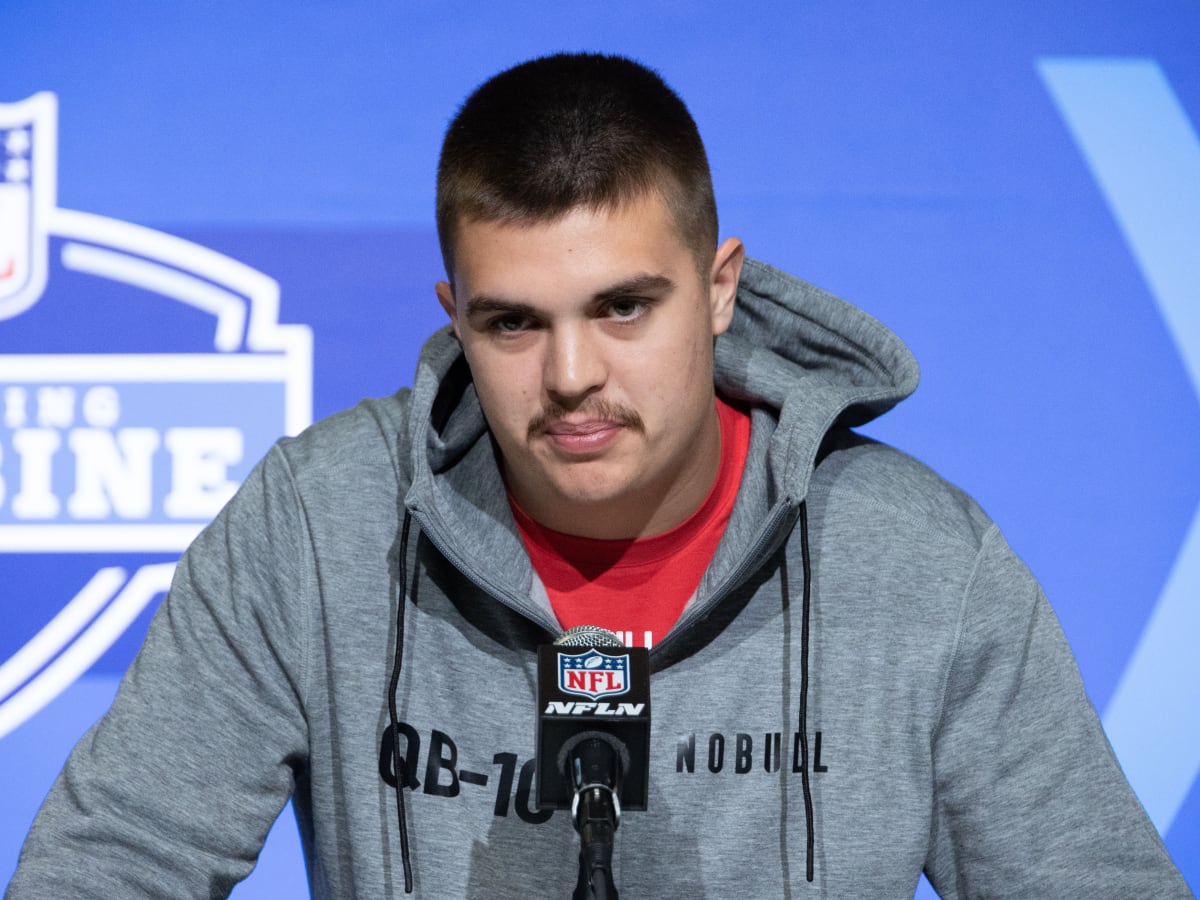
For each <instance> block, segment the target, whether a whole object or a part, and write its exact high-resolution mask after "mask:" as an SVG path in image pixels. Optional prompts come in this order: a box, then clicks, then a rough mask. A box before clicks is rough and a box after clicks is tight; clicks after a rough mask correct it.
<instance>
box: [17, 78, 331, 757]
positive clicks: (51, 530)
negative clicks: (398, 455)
mask: <svg viewBox="0 0 1200 900" xmlns="http://www.w3.org/2000/svg"><path fill="white" fill-rule="evenodd" d="M56 156H57V152H56V103H55V97H54V95H52V94H49V93H43V94H37V95H35V96H33V97H31V98H29V99H28V100H25V101H23V102H20V103H15V104H10V105H0V334H2V333H3V329H4V327H5V325H6V324H8V323H10V322H13V321H15V320H16V318H17V317H19V316H22V315H29V316H31V317H32V316H34V315H35V314H37V313H41V312H45V313H49V312H50V309H49V307H50V306H52V305H53V304H54V302H55V300H56V298H57V299H62V295H63V294H64V293H70V295H71V298H72V299H78V295H77V292H79V291H81V290H84V291H86V290H87V287H86V286H87V285H88V284H91V285H101V284H103V286H104V290H103V291H97V295H98V296H102V297H103V298H104V303H111V300H110V299H109V298H111V297H113V296H118V297H120V296H129V297H137V298H138V302H145V298H146V297H147V296H148V295H149V296H150V297H152V298H153V301H154V302H155V303H158V302H161V303H162V304H183V305H184V306H186V307H188V308H190V311H191V314H192V315H191V318H183V319H180V321H184V322H202V323H204V325H203V328H204V329H205V331H204V344H210V345H211V348H212V349H211V351H205V352H196V349H195V347H196V335H195V334H194V333H193V334H188V335H186V336H187V338H188V343H189V345H190V346H191V349H190V350H189V351H188V352H172V350H171V347H172V343H173V340H172V339H173V338H175V340H174V343H175V345H176V346H178V345H179V344H180V343H181V341H180V339H179V338H178V337H177V336H176V334H177V333H163V334H161V340H159V338H158V337H156V338H155V341H156V342H157V344H158V346H157V347H156V348H155V349H154V350H153V351H152V352H136V353H130V352H113V350H112V347H111V346H109V347H108V348H107V349H106V346H105V345H106V338H109V339H114V338H116V337H119V336H113V335H108V334H106V333H105V331H104V329H103V328H96V329H95V335H96V336H95V338H94V340H93V345H91V346H88V347H87V348H86V350H87V352H74V350H72V352H57V351H56V352H32V351H36V350H37V349H38V348H36V347H30V348H28V352H27V350H26V348H25V347H20V348H19V352H16V353H11V352H10V353H5V354H3V355H0V554H44V553H58V554H63V553H112V552H177V551H180V550H182V549H183V548H184V547H186V546H187V544H188V543H189V542H190V541H191V540H192V538H193V537H195V535H196V534H197V533H198V532H199V531H200V529H201V528H203V527H204V525H205V524H206V523H207V522H208V521H209V520H210V519H211V518H212V517H213V515H214V514H215V513H216V512H217V511H218V510H219V509H220V508H221V506H222V505H223V504H224V503H225V501H226V500H228V499H229V497H230V496H231V495H232V494H233V492H234V491H235V490H236V488H237V485H238V484H239V483H240V482H241V481H242V479H243V478H245V476H246V475H247V474H248V472H249V469H250V466H251V465H253V463H254V462H255V461H257V459H258V458H259V457H260V456H261V455H262V454H263V453H264V452H265V451H266V450H267V448H268V447H269V446H270V445H271V443H272V442H273V441H274V440H275V439H276V438H277V437H278V436H279V435H280V434H283V433H288V434H295V433H296V432H298V431H300V430H301V429H303V428H304V427H305V426H306V425H308V424H309V422H310V421H311V417H312V334H311V331H310V329H309V328H308V327H307V326H303V325H280V324H279V323H278V321H277V315H278V306H279V286H278V284H277V283H276V282H275V281H274V280H272V279H271V278H269V277H267V276H266V275H264V274H262V273H261V272H258V271H256V270H254V269H252V268H250V267H248V266H246V265H244V264H242V263H239V262H237V261H236V260H234V259H231V258H229V257H227V256H224V255H222V254H220V253H217V252H215V251H212V250H209V249H208V248H206V247H202V246H199V245H197V244H194V243H192V242H190V241H186V240H182V239H180V238H177V237H173V236H171V235H168V234H164V233H162V232H159V231H154V230H151V229H148V228H143V227H140V226H137V225H133V224H131V223H128V222H121V221H117V220H115V219H109V218H105V217H103V216H98V215H92V214H90V213H84V212H78V211H75V210H67V209H58V208H57V206H56V198H55V178H56V171H55V166H56ZM58 276H61V280H62V281H63V282H64V284H67V285H68V287H66V288H64V289H58V288H56V277H58ZM96 279H99V281H97V280H96ZM81 286H82V287H81ZM114 286H115V287H116V288H117V292H116V294H115V295H114V293H113V288H114ZM100 305H101V304H100V303H99V302H97V303H96V306H97V307H99V306H100ZM73 308H75V307H73ZM82 308H83V309H86V310H89V312H87V313H86V315H87V316H88V317H89V318H90V314H91V313H90V309H91V307H90V306H86V305H85V306H83V307H82ZM197 311H198V312H199V313H202V314H203V315H198V316H197V315H195V313H196V312H197ZM103 312H104V310H102V309H96V315H97V319H98V320H99V319H101V316H102V313H103ZM75 315H79V314H78V313H76V314H75ZM71 324H72V325H73V326H74V330H75V331H80V332H82V333H85V334H87V333H89V332H88V329H86V328H83V329H80V328H79V327H78V326H79V323H78V322H74V321H73V322H72V323H71ZM114 343H115V340H114ZM201 346H202V345H201ZM10 559H11V558H10ZM8 568H9V569H10V571H11V567H8ZM172 569H173V565H172V564H166V565H163V564H159V565H148V566H143V567H142V568H140V569H138V570H137V571H136V572H133V573H132V574H130V573H127V572H126V571H125V570H123V569H121V568H116V567H105V568H100V569H98V570H97V572H96V574H95V576H94V577H92V578H91V579H90V580H88V581H87V583H86V584H83V585H81V586H80V587H79V588H78V589H77V593H76V594H75V596H74V597H73V598H72V597H67V598H63V599H64V600H65V601H67V602H65V604H64V603H63V602H61V601H60V602H59V603H58V604H57V605H56V607H55V608H53V609H51V612H53V613H54V615H53V616H52V617H46V618H48V619H49V623H48V624H47V625H46V626H45V627H44V628H42V629H41V630H40V631H39V632H38V633H37V634H36V635H34V636H33V637H32V638H31V639H30V640H29V641H28V642H27V643H26V644H25V645H24V646H23V647H22V648H21V649H20V650H19V651H17V653H16V654H15V655H13V656H12V657H11V658H10V659H8V660H7V661H6V662H4V663H3V664H2V665H0V737H3V735H4V734H6V733H7V732H8V731H11V730H12V729H13V728H15V727H16V726H17V725H19V724H20V723H21V722H22V721H24V720H25V719H26V718H28V717H29V716H30V715H32V714H33V713H34V712H36V711H37V709H39V708H41V706H43V705H45V703H46V702H48V701H49V699H51V698H53V697H54V696H55V695H56V694H57V693H58V692H60V691H61V690H62V689H63V688H64V687H66V686H67V685H69V684H70V683H71V681H73V680H74V679H75V678H76V677H78V675H80V674H82V672H84V671H86V669H87V668H88V666H90V665H91V663H92V662H94V661H95V659H96V658H98V657H99V656H100V655H101V654H102V653H103V652H104V651H105V650H106V649H108V647H109V646H111V644H112V643H113V641H114V640H115V639H116V638H117V637H119V636H120V634H121V633H122V632H123V631H124V630H125V628H126V627H128V625H129V623H130V622H132V620H133V619H134V618H135V617H136V616H137V615H138V613H139V612H140V611H141V610H142V609H143V608H145V606H146V605H147V604H148V603H149V602H150V601H151V600H152V599H154V598H155V597H156V596H158V595H159V594H161V593H162V592H163V591H165V590H166V587H167V585H168V582H169V579H170V575H171V571H172ZM6 580H7V581H9V584H8V585H0V594H2V595H3V596H4V599H5V600H8V601H10V602H11V601H33V600H41V598H34V597H29V598H20V597H10V593H11V592H12V590H13V588H12V579H6ZM23 605H24V604H23Z"/></svg>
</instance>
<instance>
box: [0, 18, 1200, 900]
mask: <svg viewBox="0 0 1200 900" xmlns="http://www.w3.org/2000/svg"><path fill="white" fill-rule="evenodd" d="M1198 40H1200V6H1197V5H1196V4H1195V3H1194V2H1190V0H1189V2H1175V3H1171V2H1156V0H1139V2H1136V3H1134V2H1105V3H1097V4H1088V5H1085V6H1083V7H1081V6H1080V5H1079V4H1077V3H1068V2H1066V0H1046V2H1042V3H1038V4H1032V3H1012V2H980V3H972V4H962V3H955V2H951V0H928V2H921V3H904V4H900V3H882V2H859V3H854V4H841V3H832V2H819V0H818V2H809V3H805V4H783V3H771V2H758V0H748V2H743V3H740V4H738V5H737V6H736V8H730V7H728V6H727V5H724V4H720V5H719V4H717V3H713V2H709V0H695V2H691V3H677V2H663V3H659V4H657V5H655V6H653V7H650V6H648V5H647V4H645V3H633V2H626V0H609V2H607V3H604V4H600V3H595V2H587V3H584V2H570V0H558V2H552V3H551V2H542V0H534V2H527V3H522V4H520V5H515V4H514V5H513V6H512V7H511V8H506V7H504V6H503V5H501V4H494V3H483V2H454V0H441V2H438V3H433V2H424V0H421V2H403V3H399V2H397V3H385V2H382V0H374V2H367V0H360V2H334V0H313V2H304V3H296V2H282V0H279V2H269V0H241V2H238V3H224V2H203V3H201V2H180V3H171V4H164V3H155V2H135V0H128V2H118V0H101V2H95V3H90V4H76V3H70V2H66V0H36V2H34V0H6V2H5V3H4V4H3V5H2V6H0V797H3V798H4V799H3V802H2V804H0V883H6V882H7V879H8V877H9V876H10V875H11V872H12V869H13V867H14V866H15V863H16V855H17V852H18V849H19V846H20V842H21V839H22V836H23V834H24V832H25V830H26V829H27V827H28V824H29V821H30V819H31V818H32V816H33V813H34V811H35V810H36V807H37V805H38V803H39V802H40V800H41V797H42V796H43V795H44V793H45V791H46V790H47V788H48V787H49V784H50V782H51V780H52V779H53V777H54V775H55V773H56V772H57V770H58V768H59V767H60V766H61V764H62V762H63V759H64V758H65V756H66V754H67V752H68V751H69V748H70V746H71V745H72V744H73V743H74V741H75V740H77V739H78V737H79V736H80V734H81V733H82V732H83V731H84V730H85V729H86V728H87V727H88V725H89V724H90V723H91V722H93V721H94V720H95V719H96V717H98V716H99V715H100V714H101V713H102V712H103V711H104V709H105V708H106V706H107V704H108V703H109V702H110V701H111V697H112V694H113V692H114V690H115V685H116V681H117V679H118V677H119V675H120V673H121V672H122V671H123V670H124V668H125V666H126V665H127V664H128V661H129V660H130V658H131V656H132V654H133V653H134V652H135V651H136V648H137V645H138V643H139V642H140V639H141V635H142V633H143V632H144V629H145V625H146V620H147V617H148V616H149V614H150V613H151V612H152V610H153V608H154V606H155V605H156V604H157V602H158V600H159V599H161V595H162V591H163V589H164V587H165V584H166V581H167V579H168V578H169V574H170V570H171V564H172V563H173V561H174V560H175V559H176V558H177V556H178V552H179V549H180V548H181V547H182V546H183V545H185V544H186V541H187V540H188V539H189V537H190V535H192V534H194V533H195V531H196V529H197V528H198V527H200V526H201V525H202V523H203V522H204V521H205V520H206V519H207V518H208V517H209V516H211V515H212V512H213V511H214V510H215V509H216V508H218V507H219V505H220V503H221V502H222V501H223V499H224V498H225V497H226V496H228V493H229V492H230V491H231V490H232V489H233V487H234V485H235V484H236V483H237V482H238V480H239V479H240V478H241V477H242V476H244V474H245V473H246V471H247V470H248V467H249V466H250V465H252V464H253V462H254V461H255V460H256V459H257V458H258V456H260V455H261V454H262V453H263V452H264V451H265V449H266V448H267V446H269V443H270V442H271V441H272V440H273V439H274V437H275V436H277V435H278V434H281V433H284V432H287V431H295V430H298V429H299V428H301V427H303V426H304V425H305V424H306V423H307V422H308V421H310V420H311V419H313V418H316V417H321V416H324V415H327V414H329V413H331V412H333V411H335V410H337V409H340V408H342V407H344V406H347V405H350V404H352V403H353V402H355V401H356V400H357V399H358V398H359V397H361V396H363V395H368V394H382V393H388V392H390V391H392V390H394V389H395V388H396V387H397V386H400V385H404V384H408V383H409V381H410V378H411V372H412V369H413V364H414V360H415V355H416V351H417V348H418V346H419V344H420V341H421V340H422V338H423V337H424V336H425V335H426V334H427V333H428V332H429V331H430V330H432V329H433V328H434V327H436V326H437V325H440V324H441V321H442V313H441V311H440V309H439V307H438V306H437V304H436V303H435V302H434V296H433V290H432V285H433V282H434V281H436V280H437V279H438V278H439V277H440V275H441V272H440V263H439V259H438V254H437V247H436V238H435V235H434V232H433V215H432V204H433V179H434V172H435V167H436V158H437V149H438V145H439V143H440V139H441V133H442V130H443V129H444V127H445V124H446V122H447V120H448V118H449V117H450V115H451V114H452V113H453V111H454V109H455V108H456V105H457V104H458V103H459V102H460V101H461V100H462V98H463V97H464V96H465V94H466V93H467V92H469V91H470V89H471V88H473V87H474V86H475V85H476V84H478V83H479V82H480V81H481V80H483V79H484V78H486V77H487V76H488V75H490V74H493V73H494V72H496V71H498V70H499V69H501V68H503V67H505V66H507V65H510V64H511V63H513V62H516V61H519V60H521V59H524V58H527V57H530V56H534V55H538V54H541V53H545V52H551V51H554V50H559V49H594V50H606V51H615V52H622V53H626V54H630V55H633V56H635V57H637V58H640V59H642V60H644V61H646V62H649V63H650V64H652V65H654V66H655V67H657V68H658V69H659V70H660V71H661V72H662V73H663V75H664V76H665V77H666V78H667V80H668V81H669V82H670V83H671V84H672V85H674V86H675V87H676V88H677V89H678V90H679V91H680V93H681V94H682V95H683V96H684V97H685V99H687V101H688V102H689V104H690V106H691V108H692V110H693V113H694V114H695V116H696V119H697V121H698V122H699V124H700V128H701V132H702V133H703V135H704V137H705V139H706V142H707V144H708V147H709V151H710V156H711V160H712V164H713V171H714V177H715V180H716V189H717V197H718V203H719V207H720V211H721V217H722V232H723V233H724V234H737V235H739V236H741V237H742V238H743V239H744V240H745V241H746V244H747V247H748V248H749V251H750V253H751V254H752V255H755V256H759V257H762V258H764V259H766V260H768V261H770V262H772V263H774V264H775V265H777V266H780V267H782V268H785V269H788V270H790V271H792V272H794V273H796V274H798V275H800V276H801V277H803V278H806V279H808V280H810V281H813V282H815V283H817V284H819V285H821V286H822V287H825V288H827V289H829V290H832V291H834V292H835V293H838V294H840V295H842V296H844V297H846V298H847V299H849V300H852V301H853V302H855V303H857V304H858V305H860V306H862V307H863V308H865V309H866V310H867V311H869V312H871V313H872V314H874V315H875V316H876V317H878V318H880V319H882V320H883V321H884V322H885V323H887V324H888V325H890V326H891V327H893V328H894V329H895V330H896V331H897V332H898V333H899V334H900V335H901V336H902V337H904V338H905V339H906V340H907V341H908V342H909V343H910V344H911V346H912V347H913V349H914V350H915V352H916V354H917V357H918V359H919V360H920V361H921V363H922V369H923V383H922V387H921V389H920V390H919V391H918V392H917V394H916V396H915V397H914V398H912V399H911V400H910V401H908V402H906V403H904V404H903V405H902V406H901V407H900V408H899V409H897V410H896V411H895V412H893V413H891V414H890V415H889V416H887V417H886V419H885V420H884V421H883V422H881V423H878V424H876V425H872V426H871V428H870V429H869V431H870V433H871V434H872V435H874V436H877V437H880V438H882V439H885V440H888V441H891V442H894V443H896V444H898V445H900V446H901V447H903V448H904V449H906V450H908V451H910V452H912V453H914V454H915V455H917V456H918V457H920V458H922V459H924V460H925V461H926V462H928V463H930V464H931V465H933V466H934V468H936V469H938V470H939V471H940V472H942V473H943V474H944V475H946V476H947V477H948V478H950V479H951V480H952V481H955V482H956V483H958V484H960V485H961V486H963V487H965V488H966V489H967V490H969V491H970V492H971V493H973V494H974V495H975V496H976V497H977V498H978V499H979V500H980V501H981V502H982V503H983V505H984V507H985V508H986V509H988V511H989V512H990V513H991V514H992V515H993V517H994V518H996V520H997V521H999V522H1000V524H1001V525H1002V526H1003V527H1004V529H1005V531H1006V533H1007V535H1008V537H1009V540H1010V542H1011V543H1012V544H1013V546H1014V547H1015V548H1016V549H1017V551H1018V552H1019V553H1020V554H1021V555H1022V556H1023V557H1024V558H1025V559H1026V561H1027V562H1028V563H1029V564H1030V566H1031V567H1032V568H1033V570H1034V572H1035V573H1036V574H1037V575H1038V576H1039V578H1040V579H1041V580H1042V582H1043V584H1044V585H1045V587H1046V590H1047V592H1048V594H1049V595H1050V598H1051V601H1052V603H1053V604H1054V606H1055V608H1056V610H1057V612H1058V614H1059V616H1060V618H1061V620H1062V622H1063V625H1064V628H1065V629H1066V632H1067V636H1068V638H1069V639H1070V641H1071V643H1072V645H1073V647H1074V648H1075V651H1076V653H1077V656H1078V659H1079V663H1080V666H1081V668H1082V670H1083V674H1084V678H1085V681H1086V683H1087V686H1088V689H1089V691H1090V693H1091V696H1092V699H1093V701H1094V702H1095V704H1096V706H1097V708H1098V709H1099V710H1100V711H1101V713H1102V715H1103V716H1104V719H1105V724H1106V727H1107V728H1108V730H1109V734H1110V737H1111V739H1112V741H1113V744H1114V747H1115V749H1116V751H1117V753H1118V756H1119V757H1120V759H1121V761H1122V764H1123V765H1124V766H1125V768H1126V771H1127V773H1128V774H1129V776H1130V779H1131V781H1132V782H1133V784H1134V787H1135V789H1136V790H1137V791H1138V793H1139V796H1141V798H1142V800H1143V803H1144V804H1145V805H1146V807H1147V809H1148V811H1149V812H1150V814H1151V817H1152V818H1153V820H1154V822H1155V824H1156V825H1157V827H1158V828H1159V830H1160V831H1161V832H1162V833H1163V834H1164V836H1165V838H1166V841H1167V845H1168V847H1169V848H1170V850H1171V852H1172V854H1173V855H1174V857H1175V859H1176V860H1177V862H1178V863H1179V864H1180V866H1181V867H1182V868H1183V869H1184V872H1185V875H1186V877H1187V878H1188V879H1189V883H1190V884H1191V885H1192V886H1193V890H1196V889H1197V888H1198V887H1200V787H1198V786H1197V771H1198V769H1200V517H1198V512H1200V138H1198V137H1197V131H1196V123H1200V57H1198V56H1197V53H1196V47H1197V46H1198V43H1197V42H1198ZM297 852H298V851H297V849H296V839H295V828H294V826H293V825H292V824H291V823H290V822H288V821H286V817H285V819H281V823H280V825H279V826H277V828H276V829H275V831H274V832H273V834H272V838H271V840H270V842H269V843H268V848H267V850H266V851H265V852H264V858H263V861H262V862H261V864H260V867H259V869H258V870H257V871H256V872H255V874H254V875H253V876H252V877H251V878H250V879H249V880H248V881H247V882H246V883H244V884H243V885H242V886H240V887H239V888H238V889H237V890H236V891H235V896H237V897H240V898H249V897H271V896H294V895H296V894H301V893H303V891H304V887H303V876H302V868H301V866H300V865H299V864H298V862H297V861H296V854H297ZM925 891H927V888H923V889H922V892H925Z"/></svg>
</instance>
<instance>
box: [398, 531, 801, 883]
mask: <svg viewBox="0 0 1200 900" xmlns="http://www.w3.org/2000/svg"><path fill="white" fill-rule="evenodd" d="M411 523H412V516H411V515H410V514H409V512H408V510H407V509H406V510H405V511H404V527H403V528H401V530H400V573H399V574H400V591H399V594H400V597H399V600H398V601H397V603H396V655H395V659H394V661H393V663H392V680H391V683H390V684H389V685H388V714H389V716H390V717H391V723H392V768H393V770H394V771H395V773H396V815H397V817H398V818H399V820H400V860H401V862H402V863H403V864H404V893H406V894H411V893H412V892H413V875H412V860H410V859H409V855H408V817H407V815H406V814H405V812H404V779H405V778H406V777H407V767H406V769H405V775H401V771H400V716H399V714H398V713H397V711H396V689H397V687H399V685H400V665H401V663H402V662H403V660H404V604H405V603H406V602H407V600H406V594H407V590H408V528H409V525H410V524H411ZM809 880H810V881H811V880H812V879H809Z"/></svg>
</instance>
